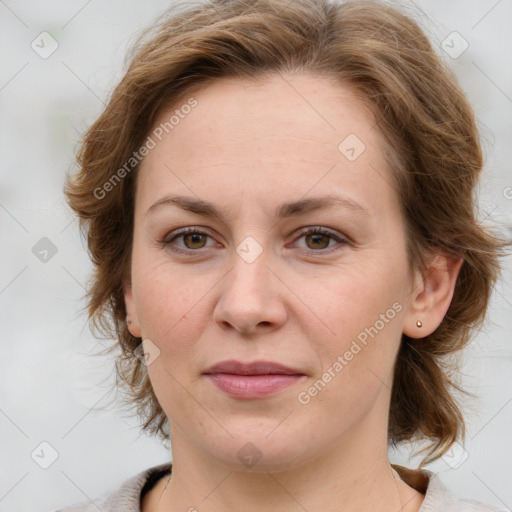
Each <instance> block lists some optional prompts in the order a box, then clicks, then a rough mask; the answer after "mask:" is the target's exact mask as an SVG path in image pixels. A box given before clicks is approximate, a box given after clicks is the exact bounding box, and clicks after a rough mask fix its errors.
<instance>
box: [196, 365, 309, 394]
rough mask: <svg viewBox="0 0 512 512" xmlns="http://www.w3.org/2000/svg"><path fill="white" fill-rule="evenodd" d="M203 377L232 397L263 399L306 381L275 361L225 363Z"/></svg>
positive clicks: (302, 376)
mask: <svg viewBox="0 0 512 512" xmlns="http://www.w3.org/2000/svg"><path fill="white" fill-rule="evenodd" d="M204 375H205V376H206V377H207V378H208V379H209V380H210V381H211V382H212V383H213V384H214V385H215V386H216V387H217V388H218V389H219V390H220V391H223V392H224V393H226V394H227V395H229V396H231V397H233V398H246V399H253V398H263V397H266V396H269V395H271V394H274V393H277V392H278V391H280V390H283V389H284V388H287V387H289V386H291V385H292V384H295V383H296V382H298V381H299V380H303V379H305V378H306V375H305V374H304V373H303V372H301V371H300V370H297V369H295V368H290V367H288V366H284V365H282V364H280V363H275V362H273V361H253V362H250V363H242V362H240V361H233V360H231V361H223V362H220V363H217V364H215V365H213V366H212V367H210V368H209V369H208V370H206V371H205V372H204Z"/></svg>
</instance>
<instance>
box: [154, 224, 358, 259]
mask: <svg viewBox="0 0 512 512" xmlns="http://www.w3.org/2000/svg"><path fill="white" fill-rule="evenodd" d="M208 238H211V235H210V233H209V232H207V231H203V230H201V229H198V228H194V227H188V228H183V229H180V230H178V231H175V232H173V233H170V235H169V236H167V237H166V238H165V239H164V240H162V241H161V242H160V243H161V245H162V247H165V248H168V249H170V250H171V251H172V252H175V253H184V254H187V253H188V254H190V252H199V249H204V248H205V247H208V246H207V245H206V243H207V239H208ZM301 238H304V239H305V241H306V244H307V245H308V246H307V247H306V248H305V249H303V250H305V251H312V252H331V251H330V250H329V251H325V250H324V249H327V248H329V244H330V242H338V245H344V244H346V243H348V240H347V239H346V238H344V237H342V236H339V235H337V234H336V233H334V232H332V231H330V230H328V229H326V228H322V227H319V226H315V227H310V228H307V229H306V230H303V231H302V233H301V235H300V236H299V238H297V239H296V240H300V239H301ZM179 239H181V240H182V241H183V243H184V247H183V246H182V247H180V246H177V245H175V242H176V241H177V240H179ZM334 245H336V244H334ZM211 246H212V245H210V246H209V247H211ZM330 247H331V248H332V247H333V246H332V245H331V246H330Z"/></svg>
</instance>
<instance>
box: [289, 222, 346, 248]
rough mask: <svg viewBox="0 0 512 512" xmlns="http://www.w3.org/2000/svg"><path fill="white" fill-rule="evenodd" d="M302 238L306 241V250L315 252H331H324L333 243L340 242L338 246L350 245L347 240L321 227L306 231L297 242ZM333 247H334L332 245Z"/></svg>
mask: <svg viewBox="0 0 512 512" xmlns="http://www.w3.org/2000/svg"><path fill="white" fill-rule="evenodd" d="M301 238H304V239H305V241H306V244H307V247H306V249H305V250H307V251H308V250H312V251H313V252H319V251H321V252H331V251H323V249H326V248H328V247H329V243H330V242H332V241H335V242H338V245H340V244H346V243H348V240H347V239H346V238H343V237H341V236H339V235H337V234H335V233H334V232H332V231H330V230H328V229H326V228H322V227H319V226H315V227H312V228H308V229H306V230H305V231H303V232H302V233H301V235H300V237H299V238H298V239H297V240H300V239H301ZM331 247H333V246H332V245H331Z"/></svg>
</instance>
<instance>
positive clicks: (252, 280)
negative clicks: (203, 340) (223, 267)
mask: <svg viewBox="0 0 512 512" xmlns="http://www.w3.org/2000/svg"><path fill="white" fill-rule="evenodd" d="M267 263H268V262H267V261H266V259H265V258H264V257H263V255H260V256H259V257H258V258H257V259H256V260H255V261H253V262H252V263H249V262H247V261H245V260H244V259H243V258H241V257H240V256H239V255H238V254H235V255H234V264H233V267H232V269H231V271H230V272H228V274H227V275H226V276H225V278H224V279H222V281H221V283H220V284H219V286H221V296H220V298H219V300H218V302H217V304H216V307H215V310H214V314H213V318H214V321H215V322H216V323H217V324H218V325H219V326H220V327H221V328H222V329H224V330H225V329H235V330H236V331H238V332H239V333H242V334H244V335H254V334H257V333H258V332H262V333H263V332H265V333H268V332H272V331H273V330H276V329H278V328H279V327H281V326H282V325H283V324H284V323H285V322H286V319H287V315H288V312H287V309H286V306H285V297H284V295H283V294H284V293H285V291H286V289H287V288H286V286H285V285H284V284H283V281H282V280H281V279H280V278H279V276H278V275H277V272H275V270H273V269H271V268H270V267H269V266H268V265H267Z"/></svg>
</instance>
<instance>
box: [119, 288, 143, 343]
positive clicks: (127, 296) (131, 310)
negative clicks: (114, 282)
mask: <svg viewBox="0 0 512 512" xmlns="http://www.w3.org/2000/svg"><path fill="white" fill-rule="evenodd" d="M123 291H124V304H125V307H126V322H127V324H128V330H129V331H130V333H131V335H132V336H135V337H136V338H140V337H141V336H142V335H141V332H140V326H139V318H138V317H137V309H136V307H135V301H134V300H133V291H132V285H131V283H126V284H125V285H124V288H123ZM128 321H130V323H128Z"/></svg>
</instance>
